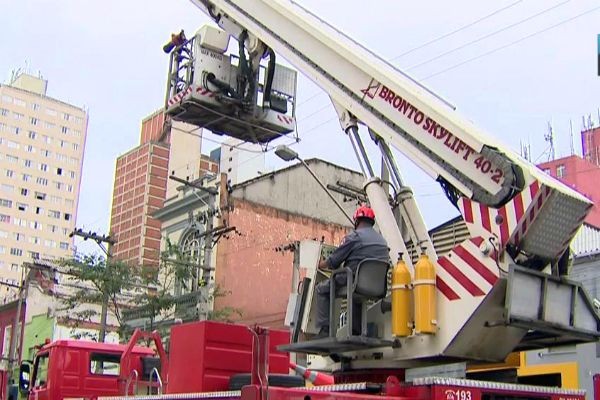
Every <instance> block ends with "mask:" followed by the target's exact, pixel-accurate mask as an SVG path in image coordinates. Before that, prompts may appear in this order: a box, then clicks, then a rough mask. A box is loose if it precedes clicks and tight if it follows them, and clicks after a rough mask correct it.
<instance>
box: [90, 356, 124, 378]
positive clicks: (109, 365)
mask: <svg viewBox="0 0 600 400" xmlns="http://www.w3.org/2000/svg"><path fill="white" fill-rule="evenodd" d="M120 362H121V355H120V354H102V353H92V354H91V355H90V372H91V373H92V374H96V375H109V376H117V375H119V372H120V368H119V367H120Z"/></svg>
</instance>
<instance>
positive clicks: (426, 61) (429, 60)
mask: <svg viewBox="0 0 600 400" xmlns="http://www.w3.org/2000/svg"><path fill="white" fill-rule="evenodd" d="M570 1H571V0H564V1H562V2H560V3H558V4H555V5H553V6H552V7H548V8H545V9H543V10H542V11H540V12H538V13H535V14H533V15H530V16H529V17H526V18H524V19H522V20H520V21H517V22H515V23H512V24H510V25H507V26H505V27H503V28H500V29H498V30H495V31H493V32H491V33H488V34H485V35H483V36H480V37H478V38H477V39H474V40H471V41H470V42H467V43H464V44H462V45H460V46H458V47H454V48H452V49H450V50H448V51H445V52H443V53H441V54H438V55H437V56H435V57H432V58H430V59H428V60H425V61H422V62H420V63H418V64H415V65H412V66H410V67H408V69H407V70H408V71H410V70H413V69H415V68H418V67H421V66H423V65H426V64H429V63H430V62H432V61H435V60H438V59H440V58H442V57H444V56H446V55H448V54H451V53H454V52H456V51H458V50H462V49H464V48H465V47H468V46H470V45H472V44H475V43H479V42H481V41H482V40H485V39H488V38H490V37H492V36H495V35H497V34H499V33H502V32H504V31H507V30H509V29H512V28H514V27H515V26H519V25H521V24H523V23H525V22H528V21H531V20H532V19H534V18H537V17H539V16H540V15H543V14H546V13H548V12H550V11H552V10H554V9H556V8H558V7H561V6H563V5H565V4H567V3H568V2H570Z"/></svg>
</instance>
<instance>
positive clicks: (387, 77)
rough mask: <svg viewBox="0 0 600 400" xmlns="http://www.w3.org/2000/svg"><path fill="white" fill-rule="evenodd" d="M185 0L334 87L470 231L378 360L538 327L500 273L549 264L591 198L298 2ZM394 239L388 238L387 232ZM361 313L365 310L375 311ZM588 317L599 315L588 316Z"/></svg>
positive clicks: (506, 347)
mask: <svg viewBox="0 0 600 400" xmlns="http://www.w3.org/2000/svg"><path fill="white" fill-rule="evenodd" d="M192 2H193V3H194V4H195V5H197V6H198V7H199V8H200V9H202V10H203V11H204V12H205V13H206V14H208V15H210V16H211V17H212V18H213V20H214V21H215V22H216V23H217V24H218V25H219V26H220V27H221V28H222V29H224V30H225V31H226V32H227V33H229V34H230V35H232V36H233V37H235V38H238V39H240V38H241V39H242V42H244V44H245V48H246V49H247V50H248V53H249V55H250V57H251V58H252V57H255V58H256V57H257V56H258V57H260V56H261V55H262V54H263V52H264V51H265V46H266V47H268V48H270V49H272V50H274V51H275V53H277V54H279V55H280V56H282V57H284V58H285V59H286V60H288V61H289V62H290V63H291V64H293V65H294V66H295V67H296V68H297V69H299V70H300V71H302V72H303V73H304V74H305V75H306V76H308V77H309V78H310V79H312V80H313V81H314V82H315V83H316V84H317V85H319V86H320V87H321V88H322V89H323V90H324V91H325V92H326V93H327V94H328V95H329V96H330V97H331V99H332V101H333V102H334V104H335V106H336V109H338V112H339V110H340V109H341V110H346V112H347V113H348V115H349V116H350V118H355V119H356V120H358V121H360V123H362V124H364V125H366V126H368V128H369V129H370V130H371V132H374V133H375V135H376V136H377V137H378V138H381V139H383V141H384V142H385V143H386V144H387V143H389V144H391V145H392V146H393V147H395V148H396V149H397V150H399V151H401V152H402V153H404V154H405V155H406V156H408V157H410V158H411V159H412V160H413V161H414V162H415V163H416V164H417V165H419V166H420V167H421V168H422V169H423V170H425V171H426V172H427V173H428V174H429V175H431V176H432V177H433V178H434V179H436V180H438V181H439V182H440V183H441V184H442V185H443V186H444V187H445V188H446V190H447V192H450V193H451V195H450V196H449V197H451V198H453V200H454V201H455V203H456V205H457V206H458V207H459V209H460V210H461V213H462V215H463V218H464V220H465V222H466V223H467V226H468V227H469V230H470V233H471V238H470V239H469V240H467V241H466V242H464V243H462V244H460V245H458V246H456V247H455V248H454V249H453V250H452V251H451V253H450V254H449V255H446V256H444V257H441V258H439V259H438V260H437V263H436V272H437V281H436V283H437V289H438V294H439V296H438V309H439V321H438V322H439V326H440V327H441V329H440V331H439V332H438V334H436V335H432V336H426V337H422V338H421V339H419V340H412V341H411V339H410V338H408V339H403V340H405V341H407V342H403V343H402V346H400V347H396V348H394V349H388V350H386V358H387V359H392V360H408V359H415V358H422V357H435V356H440V355H444V356H453V357H472V358H479V359H502V358H503V357H504V356H505V355H506V354H507V353H508V352H510V351H512V350H513V348H514V347H515V346H516V345H517V344H518V343H519V341H520V340H521V339H522V338H523V337H524V336H525V334H526V333H527V331H528V329H529V327H523V326H518V327H515V322H514V321H516V320H518V319H519V318H521V317H522V319H524V320H536V321H537V319H536V318H537V317H539V318H538V319H540V320H542V321H541V322H540V323H539V324H537V325H535V327H536V329H538V328H540V326H542V325H543V323H545V322H547V321H543V319H544V318H543V317H544V316H543V315H542V316H539V315H537V314H535V315H529V314H527V313H526V314H527V315H517V316H516V317H515V316H514V315H513V314H511V310H509V311H507V312H505V311H506V308H505V306H504V302H505V301H506V302H508V301H509V300H507V299H506V300H505V295H504V294H503V293H504V292H505V290H506V281H507V280H506V276H507V274H506V273H507V271H508V269H509V267H511V268H512V266H513V265H517V266H519V265H520V266H522V267H524V268H525V269H528V270H531V269H535V270H540V269H542V268H543V267H545V266H547V265H548V263H555V262H557V260H558V259H559V258H560V257H561V256H563V254H564V253H565V250H566V249H567V248H568V246H569V243H570V240H571V239H572V237H573V235H574V234H575V232H576V231H577V229H578V228H579V227H580V226H581V224H582V222H583V220H584V218H585V216H586V215H587V213H588V211H589V209H590V208H591V203H590V201H588V200H587V199H586V198H585V197H583V196H582V195H580V194H578V193H577V192H575V191H574V190H571V189H570V188H568V187H566V186H564V185H562V184H561V183H559V182H558V181H555V180H554V179H552V178H550V177H548V176H547V175H545V174H544V173H542V172H541V171H539V170H538V169H537V168H536V167H535V166H533V165H531V164H529V163H528V162H526V161H525V160H522V159H521V158H519V157H518V156H517V155H515V154H514V153H513V152H512V151H510V150H509V149H507V148H505V147H504V146H503V145H501V144H500V143H498V142H497V141H496V140H494V139H493V138H492V137H490V136H489V135H487V134H485V133H484V132H482V131H481V130H479V129H478V128H476V127H475V126H473V125H472V124H471V123H470V122H468V121H467V120H465V119H464V118H462V117H461V116H460V115H459V114H458V113H457V112H456V111H455V110H454V109H453V107H451V106H450V105H448V104H447V103H445V102H444V101H443V100H441V99H440V98H438V97H437V96H435V95H434V94H433V93H432V92H430V91H429V90H428V89H426V88H425V87H423V86H422V85H420V84H419V83H417V82H415V81H414V80H413V79H411V78H410V77H408V76H407V75H405V74H404V73H402V72H401V71H399V70H398V69H396V68H395V67H394V66H392V65H391V64H389V63H388V62H386V61H385V60H383V59H382V58H380V57H378V56H377V55H375V54H373V53H372V52H371V51H369V50H368V49H366V48H364V47H363V46H361V45H359V44H358V43H356V42H355V41H354V40H352V39H351V38H349V37H347V36H346V35H344V34H343V33H342V32H340V31H338V30H337V29H335V28H334V27H332V26H331V25H329V24H327V23H326V22H325V21H323V20H322V19H320V18H319V17H318V16H316V15H314V14H312V13H311V12H309V11H308V10H306V9H304V8H303V7H301V6H299V5H298V4H296V3H294V2H292V1H289V0H192ZM263 44H264V46H263ZM175 100H177V99H175ZM342 125H344V122H343V121H342ZM351 125H352V124H349V125H348V126H349V127H350V126H351ZM209 128H210V127H209ZM368 193H369V191H368ZM369 196H370V197H371V194H370V193H369ZM377 203H378V204H379V206H378V207H379V209H376V210H375V212H376V215H379V216H381V215H389V213H390V211H389V210H385V211H384V210H382V208H387V206H386V205H385V204H383V205H382V201H381V198H379V199H377ZM383 203H385V200H384V201H383ZM398 238H399V236H398V235H387V236H386V239H387V240H388V242H389V241H390V240H394V241H397V240H399V239H398ZM391 245H393V244H391ZM518 279H519V278H515V280H514V282H513V283H511V284H509V289H510V288H511V287H512V288H513V289H514V287H515V286H514V285H516V284H517V283H515V282H517V280H518ZM536 279H537V278H536ZM544 279H545V278H544ZM511 285H513V286H511ZM530 289H531V288H529V289H527V290H530ZM506 296H508V295H506ZM535 299H536V300H532V299H527V298H525V299H521V298H519V297H518V296H517V295H514V297H513V298H512V299H511V300H510V302H512V303H511V304H510V305H511V306H513V307H515V304H513V303H515V302H519V301H522V302H524V303H525V304H524V305H523V306H524V307H526V308H527V310H529V308H532V309H535V310H538V309H540V307H541V308H544V307H546V306H548V305H546V304H545V303H544V304H542V303H543V302H545V301H548V298H547V294H546V293H543V294H540V295H539V296H537V297H535ZM528 302H529V303H530V304H526V303H528ZM535 302H539V304H537V303H535ZM531 303H533V304H531ZM588 303H589V302H588ZM572 305H573V304H572ZM573 307H574V305H573ZM586 310H587V309H586ZM369 312H370V314H369V316H371V313H373V312H374V311H373V310H370V311H369ZM536 312H537V311H536ZM507 314H511V316H508V315H507ZM594 315H595V314H594ZM382 319H385V318H384V317H383V316H382ZM590 319H591V320H592V321H595V323H596V324H597V322H598V320H597V317H590ZM588 321H589V320H588ZM563 322H564V323H562V325H564V326H563V328H564V329H565V330H566V331H569V332H572V331H577V332H581V331H582V330H585V331H586V333H587V334H590V335H592V336H597V335H598V326H597V325H596V326H595V327H591V326H590V325H589V324H588V325H587V326H586V328H585V329H582V328H581V326H579V325H577V323H573V321H572V320H570V322H568V321H563ZM593 323H594V322H592V324H591V325H593ZM511 324H512V326H511ZM553 324H554V325H553V327H554V328H555V327H556V325H557V324H556V323H555V321H554V322H553ZM558 325H561V323H559V324H558ZM385 328H386V330H387V329H388V328H389V323H386V327H385ZM498 337H503V338H504V339H505V340H504V342H503V344H502V345H498V344H497V342H498V341H497V338H498ZM357 362H358V361H357ZM365 365H368V362H365Z"/></svg>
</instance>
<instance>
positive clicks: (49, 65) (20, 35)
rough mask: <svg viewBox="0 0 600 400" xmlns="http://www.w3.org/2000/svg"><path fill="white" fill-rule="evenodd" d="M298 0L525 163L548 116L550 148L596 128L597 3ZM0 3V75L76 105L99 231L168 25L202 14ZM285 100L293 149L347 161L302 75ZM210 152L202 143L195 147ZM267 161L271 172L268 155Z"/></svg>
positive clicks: (158, 90)
mask: <svg viewBox="0 0 600 400" xmlns="http://www.w3.org/2000/svg"><path fill="white" fill-rule="evenodd" d="M298 2H299V3H301V4H303V5H304V6H305V7H307V8H308V9H310V10H312V11H313V12H315V13H317V14H318V15H319V16H321V17H322V18H324V19H325V20H327V21H329V22H330V23H332V24H333V25H334V26H336V27H338V28H339V29H341V30H342V31H344V32H346V33H347V34H349V35H350V36H352V37H353V38H354V39H356V40H357V41H359V42H360V43H362V44H363V45H365V46H366V47H368V48H369V49H371V50H373V51H375V52H377V53H379V54H380V55H381V56H383V57H384V58H386V59H388V60H392V62H393V63H394V64H395V65H397V66H398V67H400V68H402V69H404V70H407V71H408V72H409V73H410V74H411V75H413V76H414V77H415V78H416V79H418V80H422V82H423V83H425V84H426V85H428V86H429V87H430V88H431V89H433V90H434V91H436V92H437V93H439V94H440V95H442V96H444V97H445V98H447V99H448V100H450V101H451V102H452V103H453V104H454V105H456V106H457V108H458V110H459V111H460V112H461V114H462V115H463V116H465V117H467V118H468V119H470V120H472V121H474V122H475V123H476V124H477V125H479V126H480V127H482V128H483V129H485V130H487V131H488V132H490V133H491V134H492V135H495V136H496V137H498V138H500V139H501V140H503V141H504V142H505V143H506V144H507V145H508V146H509V147H511V148H512V149H513V150H515V151H518V150H519V143H520V140H524V141H528V142H529V143H530V144H531V148H532V153H533V158H534V159H535V160H537V161H538V162H539V161H542V160H546V159H547V155H544V151H545V150H546V148H547V144H546V143H545V142H544V134H545V133H546V132H547V124H548V122H549V121H552V123H553V126H554V130H555V133H556V145H555V147H556V153H557V156H565V155H569V154H570V148H571V145H570V143H571V141H570V135H569V121H570V120H572V122H573V127H574V142H573V143H574V148H575V151H576V152H577V153H579V152H580V149H581V141H580V137H579V131H580V130H581V124H582V123H581V118H582V116H583V115H587V114H592V115H593V116H594V120H595V121H596V123H597V119H598V107H599V106H600V95H599V94H600V78H599V77H598V76H597V65H596V64H597V53H596V52H597V35H598V34H599V33H600V0H521V1H517V0H502V1H477V0H455V1H451V2H449V1H442V0H421V1H418V2H407V1H392V0H371V1H369V2H365V1H364V0H344V1H327V0H301V1H298ZM0 5H2V16H1V17H0V18H1V21H2V23H1V24H0V38H1V39H0V55H1V56H0V76H4V77H6V79H8V77H9V76H10V72H11V71H12V70H13V69H17V68H23V67H28V68H29V70H30V71H31V72H33V73H36V74H37V72H38V71H39V72H41V74H42V75H43V76H44V77H45V78H46V79H48V81H49V84H48V95H50V96H52V97H55V98H58V99H61V100H64V101H68V102H71V103H73V104H75V105H79V106H85V107H87V108H88V109H89V114H90V121H89V131H88V139H87V144H86V150H85V159H84V170H83V182H82V187H81V196H80V202H79V212H78V218H77V226H78V227H83V228H85V229H86V230H87V229H93V230H96V231H98V232H106V231H107V230H108V223H109V217H110V204H111V196H112V184H113V177H114V166H115V159H116V157H117V156H118V155H120V154H122V153H124V152H126V151H128V150H129V149H131V148H132V147H134V146H136V145H137V144H138V141H139V128H140V121H141V119H142V118H143V117H144V116H146V115H148V114H150V113H151V112H153V111H154V110H156V109H158V108H159V107H161V106H162V104H163V103H164V93H165V80H166V78H165V75H166V69H167V61H168V59H167V57H166V56H165V55H164V53H163V52H162V50H161V48H162V45H163V44H164V43H165V41H166V39H168V37H169V35H170V33H171V32H175V31H179V30H180V29H182V28H183V29H185V30H186V32H188V36H189V34H190V33H191V32H194V31H195V30H196V29H197V28H198V27H200V26H201V25H203V24H205V23H207V22H209V20H208V18H207V17H206V16H205V15H204V14H203V13H202V12H201V11H199V10H198V9H196V8H195V7H194V6H193V4H192V3H191V2H189V1H187V0H168V1H167V0H162V1H161V0H126V1H123V0H118V1H117V0H104V1H92V0H88V1H81V0H60V1H57V0H0ZM592 10H593V11H592ZM489 15H491V16H490V17H488V18H484V17H486V16H489ZM482 18H483V20H481V21H480V22H478V23H475V24H473V23H474V22H476V21H478V20H480V19H482ZM463 27H465V29H461V28H463ZM455 30H459V32H457V33H456V34H453V35H450V36H447V37H444V38H442V39H440V40H436V39H438V38H440V37H442V36H444V35H446V34H447V33H449V32H453V31H455ZM430 41H433V43H431V44H430V45H427V46H424V47H421V45H422V44H424V43H427V42H430ZM471 42H473V43H471ZM470 43H471V44H470ZM414 48H417V50H415V51H412V52H410V53H409V54H405V55H404V56H401V57H398V56H400V55H402V54H404V53H406V52H407V51H409V50H411V49H414ZM446 53H447V54H446ZM432 59H433V60H432ZM429 60H432V61H429ZM427 61H429V62H427ZM298 104H299V106H298V109H297V117H298V121H299V122H298V134H299V136H300V138H301V143H300V144H299V145H298V146H296V150H297V151H298V152H299V153H300V155H301V156H302V157H304V158H309V157H320V158H324V159H327V160H329V161H332V162H335V163H338V164H341V165H344V166H347V167H351V168H358V164H357V162H356V161H355V159H354V156H353V154H352V151H351V147H350V145H349V143H348V142H347V139H346V138H345V136H344V135H343V134H342V132H341V131H340V128H339V124H338V123H337V119H336V116H335V113H334V112H333V108H332V107H331V106H330V104H329V102H328V97H327V96H326V95H325V94H324V93H323V92H322V91H320V89H319V88H318V87H316V86H315V85H313V84H312V83H311V82H309V81H308V80H307V79H306V78H304V77H301V78H300V81H299V87H298ZM210 138H211V139H217V140H220V139H219V138H218V137H214V136H211V137H210ZM215 146H216V144H214V143H207V142H205V143H204V144H203V150H204V152H208V151H210V150H211V149H212V148H214V147H215ZM333 149H335V150H333ZM267 163H268V166H269V167H272V168H274V167H279V166H281V163H280V162H279V161H278V160H276V159H275V157H274V156H273V155H271V154H269V155H268V156H267ZM399 163H400V167H401V169H402V170H403V172H404V176H405V178H406V180H407V182H408V183H409V184H410V185H412V186H413V188H414V190H415V192H416V195H417V198H418V200H419V203H420V205H421V209H422V213H423V214H424V216H425V219H426V221H427V223H428V225H429V227H433V226H435V225H437V224H439V223H442V222H443V221H445V220H446V219H448V218H450V217H453V216H454V215H456V214H455V210H454V209H453V208H452V207H451V206H450V204H449V203H448V201H447V200H446V199H445V197H444V196H443V195H442V194H441V192H440V191H439V189H438V188H437V186H436V184H435V183H434V182H432V181H431V180H430V179H429V178H427V177H426V176H425V175H423V174H422V173H419V172H418V171H417V170H416V169H415V167H414V166H412V165H410V163H409V162H408V161H407V160H404V159H402V158H400V159H399Z"/></svg>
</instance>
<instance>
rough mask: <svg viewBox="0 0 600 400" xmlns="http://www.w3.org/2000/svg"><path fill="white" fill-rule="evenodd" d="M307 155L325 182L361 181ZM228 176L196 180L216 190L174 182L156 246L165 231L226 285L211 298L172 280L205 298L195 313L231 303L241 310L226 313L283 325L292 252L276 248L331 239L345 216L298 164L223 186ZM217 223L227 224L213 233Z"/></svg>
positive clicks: (336, 238)
mask: <svg viewBox="0 0 600 400" xmlns="http://www.w3.org/2000/svg"><path fill="white" fill-rule="evenodd" d="M307 163H308V164H309V166H310V167H311V169H312V170H313V171H314V172H315V173H316V174H317V175H318V176H319V177H320V179H321V180H322V181H323V182H324V183H325V184H331V185H336V184H337V183H338V182H344V183H347V184H349V185H352V186H354V187H359V188H360V187H361V186H362V184H363V177H362V175H361V174H359V173H357V172H354V171H351V170H348V169H345V168H342V167H339V166H336V165H333V164H330V163H328V162H325V161H322V160H318V159H312V160H307ZM227 179H228V178H227V176H226V175H225V174H221V175H220V178H207V179H204V180H201V181H197V182H196V183H197V184H202V186H203V187H208V188H214V189H218V194H216V195H211V194H210V193H208V192H207V191H203V190H197V189H191V188H189V187H187V188H184V187H181V188H180V190H179V191H178V194H177V196H175V197H172V198H168V199H167V200H166V202H165V207H164V208H163V209H161V210H159V211H157V212H156V213H155V214H154V216H155V217H156V218H157V219H159V220H160V221H161V222H162V233H163V246H164V240H166V239H169V240H170V242H171V243H175V244H179V246H180V248H181V249H182V250H183V251H184V252H187V253H188V254H192V255H194V256H195V257H197V261H198V265H199V266H200V267H208V268H209V270H211V272H210V279H209V280H210V282H211V283H214V284H215V285H216V286H218V287H219V288H220V289H221V292H222V293H226V295H225V296H217V297H215V298H210V297H207V296H206V294H203V293H201V288H198V285H196V288H198V289H197V291H196V292H194V290H195V289H193V288H194V282H190V283H188V284H186V285H184V286H180V287H179V288H177V291H176V294H177V295H180V296H183V298H187V297H190V298H192V297H193V298H195V299H198V301H204V302H205V303H206V304H196V306H197V309H198V313H201V312H202V309H206V308H208V309H209V310H211V311H209V312H217V313H218V312H221V311H222V310H226V309H236V310H239V311H241V313H242V315H241V317H239V316H237V315H236V314H235V313H233V314H231V315H230V316H231V317H233V319H234V320H237V321H239V322H242V323H245V324H252V323H260V324H261V325H265V326H272V327H282V326H283V321H284V317H285V311H286V307H287V302H288V298H289V294H290V293H291V291H292V290H294V288H292V269H293V254H292V253H291V252H285V251H284V252H282V251H280V250H279V249H281V248H282V247H285V246H286V245H287V244H290V243H293V242H295V241H300V240H303V239H317V240H321V239H322V240H324V242H326V243H329V244H335V245H337V244H339V243H340V241H341V240H342V238H343V237H344V236H345V234H346V233H347V232H348V230H349V229H350V226H349V223H348V220H347V219H346V218H345V216H344V215H343V214H342V213H341V212H340V210H338V209H337V207H336V206H335V204H334V203H333V202H332V201H331V199H330V198H329V197H328V196H327V194H326V193H325V192H324V191H323V190H322V189H321V187H320V186H319V185H318V183H317V182H316V181H315V180H314V179H313V178H312V176H311V175H310V174H309V172H308V171H307V170H306V169H305V168H304V167H303V166H302V165H301V164H296V165H293V166H290V167H288V168H284V169H281V170H278V171H274V172H272V173H270V174H265V175H262V176H259V177H257V178H254V179H251V180H248V181H245V182H241V183H239V184H237V185H234V186H232V187H230V188H229V190H227V187H228V186H227V185H226V182H227ZM334 196H336V198H337V200H338V201H339V202H340V203H342V204H343V205H344V207H345V208H346V209H347V212H349V213H352V212H353V211H354V209H355V207H356V202H355V201H347V202H344V196H343V195H341V194H337V193H334ZM209 222H210V223H211V224H212V227H213V228H212V230H211V229H209V226H208V223H209ZM223 228H227V229H230V231H228V232H227V233H225V234H223V235H219V234H218V233H214V232H215V231H214V230H215V229H223ZM217 232H218V231H217ZM209 240H210V241H209ZM207 241H209V243H211V242H213V243H214V242H216V245H215V246H214V247H212V248H211V249H210V254H206V249H207V247H206V242H207ZM209 247H210V246H209ZM198 276H201V271H198ZM183 287H186V288H188V291H187V292H186V291H185V290H183ZM190 289H192V290H191V291H190ZM191 304H192V303H189V305H190V306H191ZM182 311H183V307H182ZM198 313H193V312H192V313H190V312H187V313H186V312H182V313H180V314H179V315H178V318H182V319H183V320H186V318H190V319H191V318H198V317H201V314H200V315H198Z"/></svg>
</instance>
